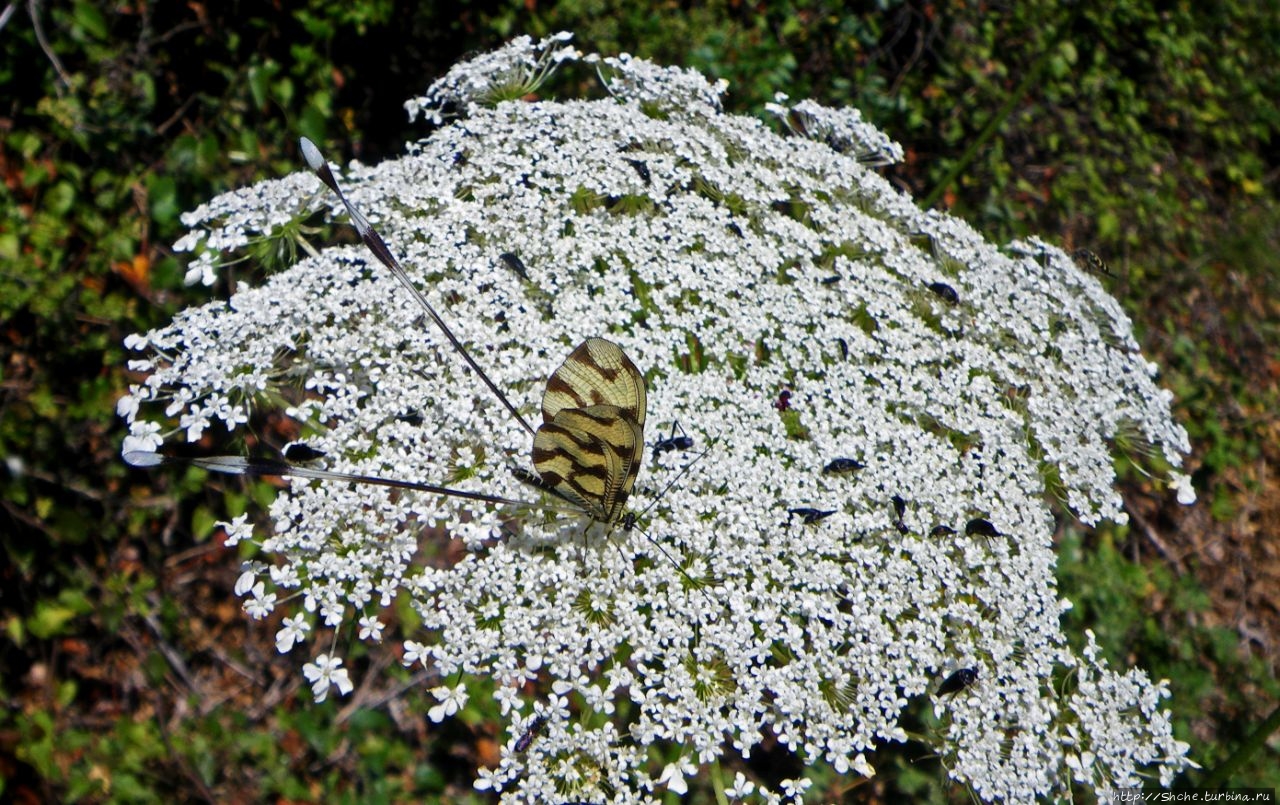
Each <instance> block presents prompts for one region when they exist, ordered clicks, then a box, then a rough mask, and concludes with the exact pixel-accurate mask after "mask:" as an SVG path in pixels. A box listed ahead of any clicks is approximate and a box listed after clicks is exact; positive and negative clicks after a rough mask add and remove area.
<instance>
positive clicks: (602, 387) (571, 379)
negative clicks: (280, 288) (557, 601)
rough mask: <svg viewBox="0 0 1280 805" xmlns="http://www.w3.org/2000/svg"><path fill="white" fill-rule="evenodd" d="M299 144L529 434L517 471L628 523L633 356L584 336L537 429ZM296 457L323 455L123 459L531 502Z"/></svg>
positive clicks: (637, 431) (642, 395)
mask: <svg viewBox="0 0 1280 805" xmlns="http://www.w3.org/2000/svg"><path fill="white" fill-rule="evenodd" d="M300 145H301V150H302V153H303V156H304V158H305V159H306V161H307V165H308V166H309V167H310V168H311V170H312V171H313V172H314V173H315V174H316V176H318V177H319V178H320V180H321V181H322V182H323V183H324V184H325V185H326V186H327V187H328V188H329V189H330V190H332V191H333V192H334V193H335V194H336V195H337V196H338V198H339V199H340V200H341V201H342V204H343V206H345V207H346V210H347V214H348V216H349V217H350V219H351V222H352V225H353V226H355V228H356V231H357V233H358V234H359V235H360V239H361V240H362V241H363V242H364V244H365V245H366V246H367V247H368V249H369V251H370V252H372V253H373V255H374V256H375V257H376V258H377V259H378V261H379V262H380V263H381V264H382V265H383V266H384V267H386V268H387V270H388V271H390V272H391V273H392V275H394V276H395V278H396V279H397V280H398V281H399V282H400V283H401V284H402V285H403V286H404V287H405V288H406V289H407V290H408V291H409V293H410V294H411V295H412V296H413V298H414V299H415V300H416V301H417V302H418V305H419V306H420V307H421V308H422V309H423V311H424V312H425V313H426V314H427V316H428V317H429V318H430V319H431V320H432V321H433V322H434V323H435V324H436V326H437V327H439V329H440V331H441V332H442V333H443V334H444V335H445V337H446V338H447V339H448V340H449V343H450V344H451V345H452V346H453V348H454V349H455V351H457V353H458V354H459V355H460V356H461V358H462V359H463V360H464V361H465V362H466V363H467V365H468V366H469V367H470V368H471V369H472V370H473V371H474V372H475V373H476V375H477V376H479V377H480V379H481V380H482V381H483V382H484V383H485V385H486V386H488V388H489V390H490V391H491V392H493V394H494V396H495V397H497V399H498V400H499V401H501V402H502V404H503V405H504V406H505V407H506V408H507V410H508V411H509V412H510V413H511V414H512V416H514V417H515V419H516V421H517V422H518V423H519V424H520V425H521V426H522V427H523V428H524V429H525V430H526V431H528V432H529V433H530V434H531V435H532V436H533V453H532V459H533V466H534V468H535V470H536V471H537V472H536V474H534V473H530V472H528V471H524V470H517V471H516V477H517V478H519V479H520V480H522V481H525V482H526V483H529V484H531V485H533V486H536V487H538V488H539V489H542V490H545V491H547V492H550V493H551V494H553V495H555V496H556V497H559V498H560V499H562V500H564V501H566V502H568V503H569V504H571V505H572V506H573V507H574V508H576V509H578V510H580V511H581V512H583V513H584V514H586V515H587V516H588V517H589V518H590V519H591V520H593V521H597V522H601V523H605V524H607V525H610V526H613V525H616V524H622V525H623V526H624V527H625V528H627V529H630V528H631V527H632V526H633V525H634V523H635V517H634V516H633V515H629V514H626V503H627V498H628V497H629V496H630V494H631V490H632V489H633V488H634V486H635V481H636V475H637V473H638V472H639V470H640V464H641V458H642V456H643V454H644V420H645V412H646V392H645V384H644V377H643V376H642V375H641V374H640V371H639V370H638V369H637V368H636V366H635V364H634V363H632V362H631V359H630V358H628V357H627V356H626V354H625V353H624V352H623V351H622V349H621V348H620V347H619V346H618V345H617V344H614V343H613V342H611V341H607V340H605V339H603V338H589V339H587V340H586V341H584V342H583V343H582V344H580V345H579V346H578V347H577V348H576V349H574V350H573V352H571V353H570V354H569V356H568V357H567V358H565V360H564V362H563V363H562V364H561V365H560V367H559V368H557V369H556V370H555V371H554V372H553V373H552V374H551V376H550V378H548V380H547V387H546V390H545V392H544V393H543V398H542V418H543V423H542V425H541V426H539V427H538V429H537V430H536V431H535V430H534V429H533V428H532V427H531V426H530V425H529V423H528V422H527V421H526V420H525V418H524V417H523V416H522V415H521V414H520V412H519V410H518V409H517V408H516V406H515V405H513V404H512V403H511V401H510V400H509V399H508V398H507V396H506V395H505V394H504V393H503V392H502V390H501V389H499V388H498V386H497V385H496V384H495V383H494V382H493V381H492V380H490V378H489V376H488V375H487V374H486V373H485V372H484V370H483V369H481V368H480V366H479V365H478V364H477V363H476V361H475V360H474V359H473V358H472V357H471V355H470V353H468V352H467V350H466V348H464V347H463V346H462V343H461V342H460V341H459V340H458V338H457V337H456V336H455V335H454V334H453V332H452V331H451V330H450V329H449V327H448V325H446V324H445V322H444V320H443V319H442V318H441V317H440V315H439V314H438V313H437V312H436V310H435V308H433V307H432V305H431V303H430V302H428V301H427V299H426V297H425V296H424V295H423V294H422V292H421V291H419V290H418V288H417V286H415V285H414V284H413V281H412V280H411V279H410V278H409V276H408V274H407V273H406V272H405V271H404V269H403V268H402V267H401V265H400V263H399V261H398V260H396V258H395V256H394V255H393V254H392V252H391V250H390V249H389V248H388V247H387V245H386V242H385V241H384V240H383V239H382V236H381V235H380V234H378V231H377V230H376V229H374V228H373V226H372V225H371V224H370V223H369V221H368V219H367V218H365V217H364V215H363V214H362V213H361V212H360V211H359V210H357V209H356V208H355V206H354V205H352V204H351V202H350V201H349V200H348V199H347V197H346V195H345V194H344V193H343V192H342V189H341V187H340V186H339V185H338V182H337V179H336V178H335V177H334V175H333V172H332V171H331V170H330V168H329V166H328V164H327V163H326V162H325V160H324V158H323V156H322V155H321V154H320V151H319V149H317V148H316V146H315V145H314V144H313V143H312V142H311V141H310V140H308V139H307V138H305V137H304V138H302V140H301V143H300ZM504 256H505V255H504ZM295 455H296V456H297V459H296V460H297V461H301V462H305V461H310V460H314V459H317V458H319V457H320V454H317V455H314V456H311V455H309V454H308V455H306V456H304V455H303V454H302V453H301V452H298V453H295V454H290V453H286V460H283V461H280V460H274V461H273V460H269V461H254V460H251V459H245V458H241V457H239V456H212V457H208V458H194V459H187V458H175V457H169V456H161V455H159V454H156V453H152V452H145V451H131V452H129V453H126V454H125V460H126V461H128V462H129V463H130V464H133V465H135V466H140V467H147V466H155V465H158V464H177V463H187V464H193V465H195V466H198V467H201V468H203V469H206V470H211V471H215V472H223V473H230V474H237V475H272V476H285V477H296V478H310V479H317V480H330V481H344V482H350V483H365V484H373V485H380V486H389V487H395V488H401V489H411V490H417V491H423V492H430V493H433V494H439V495H448V496H453V497H459V498H465V499H468V500H476V501H481V502H486V503H495V504H502V505H516V506H528V505H529V504H527V503H525V502H522V501H516V500H512V499H510V498H505V497H500V496H497V495H488V494H484V493H479V492H469V491H464V490H457V489H450V488H447V487H443V486H438V485H435V484H426V483H418V482H414V481H402V480H396V479H390V478H382V477H379V476H374V475H366V474H360V473H345V472H333V471H328V470H323V469H318V468H316V467H312V466H306V465H304V464H302V463H295V460H294V459H295Z"/></svg>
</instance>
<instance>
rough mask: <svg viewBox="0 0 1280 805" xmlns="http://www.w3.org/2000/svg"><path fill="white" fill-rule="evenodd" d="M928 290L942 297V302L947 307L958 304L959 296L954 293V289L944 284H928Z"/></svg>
mask: <svg viewBox="0 0 1280 805" xmlns="http://www.w3.org/2000/svg"><path fill="white" fill-rule="evenodd" d="M929 290H931V291H933V292H934V293H936V294H937V295H938V296H940V297H942V301H944V302H946V303H947V304H949V305H958V304H960V294H958V293H956V289H955V288H952V287H951V286H950V285H948V284H946V283H945V282H931V283H929Z"/></svg>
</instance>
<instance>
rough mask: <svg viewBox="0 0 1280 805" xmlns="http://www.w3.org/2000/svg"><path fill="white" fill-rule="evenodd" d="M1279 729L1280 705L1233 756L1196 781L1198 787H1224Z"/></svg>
mask: <svg viewBox="0 0 1280 805" xmlns="http://www.w3.org/2000/svg"><path fill="white" fill-rule="evenodd" d="M1277 729H1280V707H1277V708H1276V709H1275V710H1272V711H1271V715H1269V716H1267V717H1266V718H1265V719H1264V720H1263V722H1262V723H1261V724H1259V725H1258V728H1257V729H1256V730H1254V731H1253V734H1251V735H1250V736H1249V737H1247V738H1245V739H1244V742H1243V743H1241V744H1240V746H1239V747H1238V748H1237V749H1236V751H1234V752H1232V753H1231V757H1229V758H1227V759H1226V760H1224V761H1222V762H1221V763H1219V764H1218V767H1217V768H1215V769H1214V770H1213V771H1211V772H1209V774H1207V775H1206V776H1205V777H1204V779H1202V780H1200V781H1199V782H1198V783H1196V788H1202V789H1208V788H1220V787H1222V786H1223V785H1224V784H1225V783H1226V782H1227V780H1229V779H1231V775H1233V774H1235V773H1236V771H1237V770H1239V768H1240V767H1241V766H1243V765H1244V763H1245V761H1247V760H1248V759H1249V758H1251V757H1253V756H1254V754H1256V753H1257V751H1258V750H1259V749H1261V748H1262V747H1263V746H1265V745H1266V743H1267V740H1268V739H1269V738H1270V737H1271V734H1272V733H1274V732H1275V731H1276V730H1277ZM1180 782H1181V781H1180ZM1175 787H1177V786H1175Z"/></svg>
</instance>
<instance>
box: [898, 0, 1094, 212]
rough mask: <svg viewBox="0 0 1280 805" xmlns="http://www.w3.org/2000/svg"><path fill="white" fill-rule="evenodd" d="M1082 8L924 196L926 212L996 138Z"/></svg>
mask: <svg viewBox="0 0 1280 805" xmlns="http://www.w3.org/2000/svg"><path fill="white" fill-rule="evenodd" d="M1084 6H1085V4H1084V3H1076V4H1075V7H1074V8H1073V9H1072V11H1071V13H1070V14H1069V15H1068V16H1067V18H1066V20H1064V21H1063V22H1062V24H1060V25H1059V26H1058V28H1057V30H1055V31H1054V33H1053V38H1052V39H1051V40H1050V41H1049V43H1048V45H1047V46H1046V47H1045V48H1044V50H1042V51H1040V55H1039V57H1037V58H1036V61H1035V64H1033V65H1031V69H1030V70H1028V71H1027V74H1026V75H1025V76H1023V77H1022V81H1021V82H1020V83H1019V84H1018V86H1017V88H1015V89H1014V91H1013V92H1011V93H1009V97H1008V98H1005V101H1004V104H1003V105H1001V107H1000V109H999V110H998V111H997V112H996V113H995V114H994V115H992V116H991V119H990V120H988V121H987V125H986V126H983V128H982V131H980V132H979V133H978V136H977V137H975V138H974V139H973V141H972V142H970V143H969V147H968V148H966V149H965V152H964V153H963V154H962V155H961V156H960V159H959V160H958V161H957V162H956V164H955V165H952V166H951V170H949V171H947V175H946V176H944V177H943V179H942V181H941V182H939V183H938V184H937V186H935V187H934V188H933V189H932V190H930V191H929V193H928V195H926V196H925V197H924V200H923V201H921V202H920V206H921V207H923V208H924V209H929V208H930V207H932V206H933V205H934V204H936V203H937V202H938V199H939V198H940V197H941V196H942V194H943V193H945V192H947V188H948V187H951V185H952V184H953V183H954V182H955V180H956V179H957V177H959V176H960V174H961V173H963V172H964V171H965V170H966V169H968V167H969V166H970V165H971V164H972V163H973V161H974V160H975V159H976V158H977V156H978V151H979V150H981V149H982V148H983V147H985V146H986V144H987V143H988V142H989V141H990V140H991V138H992V137H994V136H995V135H996V132H997V131H999V130H1000V127H1001V126H1003V125H1004V124H1005V121H1007V120H1008V119H1009V115H1011V114H1013V108H1014V107H1015V106H1016V105H1017V104H1018V103H1019V102H1020V101H1021V100H1022V98H1023V97H1024V96H1025V95H1026V94H1027V91H1028V90H1029V89H1030V88H1031V86H1032V84H1034V83H1036V82H1038V81H1039V80H1040V76H1041V74H1042V73H1044V71H1045V68H1047V67H1048V66H1049V59H1050V57H1052V56H1053V54H1054V53H1055V52H1057V50H1058V45H1060V44H1062V40H1064V39H1066V37H1067V32H1068V31H1070V30H1071V29H1072V27H1074V25H1075V21H1076V18H1078V17H1079V16H1080V12H1081V10H1083V9H1084Z"/></svg>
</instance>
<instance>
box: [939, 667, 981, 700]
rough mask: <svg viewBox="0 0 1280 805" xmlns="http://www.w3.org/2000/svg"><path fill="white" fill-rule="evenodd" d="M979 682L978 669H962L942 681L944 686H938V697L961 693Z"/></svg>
mask: <svg viewBox="0 0 1280 805" xmlns="http://www.w3.org/2000/svg"><path fill="white" fill-rule="evenodd" d="M977 681H978V669H977V668H961V669H960V670H958V671H956V672H954V673H953V674H951V676H949V677H947V678H946V679H944V680H942V684H941V685H939V686H938V695H939V696H946V695H947V694H949V693H959V692H960V691H962V690H964V689H965V688H967V687H969V686H970V685H972V684H973V683H974V682H977Z"/></svg>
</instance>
